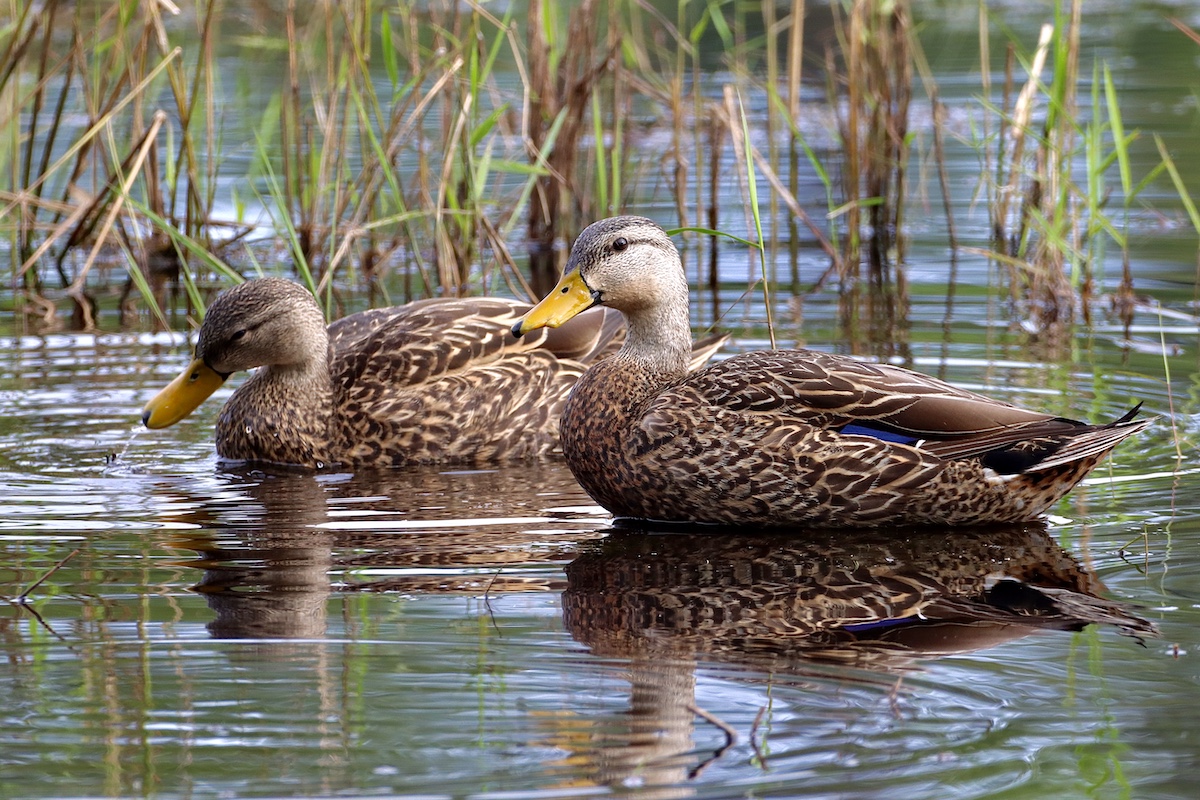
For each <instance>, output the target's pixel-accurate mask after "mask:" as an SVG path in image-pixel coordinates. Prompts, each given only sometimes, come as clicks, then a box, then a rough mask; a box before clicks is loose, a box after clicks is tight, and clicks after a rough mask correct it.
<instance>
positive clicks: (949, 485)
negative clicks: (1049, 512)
mask: <svg viewBox="0 0 1200 800" xmlns="http://www.w3.org/2000/svg"><path fill="white" fill-rule="evenodd" d="M596 305H603V306H607V307H610V308H614V309H616V310H618V311H620V312H621V313H622V314H623V315H624V317H625V324H626V329H627V333H626V338H625V343H624V345H623V346H622V347H621V349H620V350H619V351H618V352H617V353H616V354H615V355H614V356H612V357H611V358H607V359H605V360H603V361H600V362H598V363H596V364H593V365H592V366H590V367H589V368H588V370H587V372H585V373H584V375H583V377H582V378H580V379H579V381H578V382H577V383H576V384H575V387H574V389H573V390H572V391H571V395H570V397H569V398H568V400H567V402H566V404H565V406H564V409H563V419H562V424H561V432H562V447H563V452H564V454H565V456H566V460H567V464H568V465H569V466H570V468H571V471H572V472H573V473H574V474H575V477H576V478H577V479H578V480H579V482H580V484H581V485H582V486H583V488H584V489H585V490H587V492H588V493H589V494H590V495H591V496H592V497H593V498H594V499H595V500H596V501H597V502H598V503H600V505H602V506H604V507H605V508H606V509H608V510H609V511H611V512H612V513H613V514H615V515H617V516H618V517H633V518H641V519H652V520H653V519H658V520H671V521H681V522H701V523H717V524H725V525H755V526H801V525H821V526H878V525H884V524H945V525H966V524H984V523H992V522H1018V521H1025V520H1031V519H1034V518H1036V517H1038V516H1039V515H1041V514H1042V513H1043V512H1045V511H1046V509H1047V508H1048V507H1049V506H1050V505H1051V504H1052V503H1054V502H1055V501H1057V500H1058V499H1059V498H1061V497H1062V496H1063V495H1065V494H1066V493H1067V492H1068V491H1070V489H1071V488H1072V487H1073V486H1074V485H1075V484H1076V483H1078V482H1079V481H1080V480H1081V479H1082V478H1083V477H1084V476H1085V475H1086V474H1087V473H1088V472H1089V471H1091V470H1092V469H1093V468H1094V467H1095V466H1096V465H1097V464H1098V463H1099V462H1100V460H1101V459H1103V458H1104V457H1105V456H1106V455H1107V454H1108V453H1109V452H1110V451H1111V450H1112V449H1113V448H1114V447H1115V446H1116V445H1117V444H1119V443H1120V442H1121V441H1122V440H1124V439H1125V438H1127V437H1129V436H1131V435H1133V434H1135V433H1137V432H1138V431H1140V430H1142V429H1143V428H1145V427H1146V426H1147V425H1148V424H1149V422H1148V421H1147V420H1135V419H1134V416H1135V415H1136V413H1137V408H1134V409H1133V410H1132V411H1130V412H1129V413H1128V414H1126V415H1124V416H1123V417H1121V418H1120V419H1118V420H1116V421H1114V422H1110V423H1107V424H1102V425H1090V424H1087V423H1084V422H1079V421H1076V420H1071V419H1066V418H1063V417H1057V416H1054V415H1053V414H1045V413H1041V412H1038V411H1031V410H1027V409H1024V408H1020V407H1017V406H1014V405H1012V404H1009V403H1005V402H1001V401H998V400H993V399H991V398H988V397H985V396H982V395H979V394H976V393H974V392H969V391H965V390H963V389H959V388H956V387H954V386H952V385H950V384H948V383H945V382H943V381H940V380H937V379H936V378H931V377H929V376H926V375H922V374H920V373H917V372H913V371H910V370H907V369H902V368H899V367H894V366H890V365H887V364H873V363H864V362H861V361H857V360H854V359H851V358H846V357H842V356H837V355H832V354H829V353H821V352H816V351H811V350H770V351H757V352H750V353H743V354H741V355H737V356H734V357H732V358H729V359H727V360H724V361H720V362H717V363H715V364H712V365H710V366H708V367H706V368H704V369H701V370H699V371H695V372H689V370H688V368H687V355H688V352H689V350H690V348H691V329H690V326H689V322H688V285H687V279H686V277H685V275H684V272H683V267H682V265H681V263H680V259H679V253H678V251H677V250H676V249H675V245H674V244H673V243H672V242H671V239H670V238H669V237H668V236H667V234H666V232H665V231H664V230H663V229H662V228H661V227H659V226H658V225H657V224H656V223H655V222H653V221H651V220H649V219H646V218H643V217H633V216H625V217H614V218H612V219H605V220H601V221H599V222H596V223H594V224H592V225H590V226H589V227H588V228H586V229H585V230H584V231H583V233H582V234H580V236H579V238H578V240H577V241H576V242H575V246H574V248H573V249H572V251H571V255H570V259H569V260H568V262H567V265H566V268H565V270H564V274H563V277H562V280H561V281H560V282H559V284H558V286H557V287H555V289H554V290H553V291H552V292H551V293H550V294H549V295H548V296H547V297H546V298H545V299H544V300H542V301H541V302H540V303H538V304H537V305H536V306H535V307H534V308H533V309H532V310H530V311H529V312H528V313H527V314H525V316H524V317H523V318H522V319H521V321H520V322H518V323H517V324H516V325H514V327H513V332H514V333H515V334H517V335H522V334H526V333H528V332H530V331H534V330H538V329H540V328H543V327H556V326H559V325H563V324H565V323H566V322H567V321H568V320H570V319H572V318H573V317H575V316H576V315H577V314H579V313H581V312H583V311H584V310H586V309H589V308H591V307H592V306H596Z"/></svg>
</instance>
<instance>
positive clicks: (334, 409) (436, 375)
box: [144, 278, 720, 468]
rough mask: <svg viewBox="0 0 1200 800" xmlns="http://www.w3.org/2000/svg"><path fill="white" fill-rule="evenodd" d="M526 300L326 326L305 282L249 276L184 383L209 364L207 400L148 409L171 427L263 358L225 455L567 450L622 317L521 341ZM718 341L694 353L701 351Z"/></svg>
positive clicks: (502, 455)
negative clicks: (574, 396) (576, 405)
mask: <svg viewBox="0 0 1200 800" xmlns="http://www.w3.org/2000/svg"><path fill="white" fill-rule="evenodd" d="M528 307H529V306H528V305H527V304H524V303H520V302H517V301H514V300H506V299H499V298H470V299H455V300H451V299H436V300H421V301H417V302H414V303H409V304H408V305H405V306H400V307H395V308H383V309H374V310H370V311H365V312H362V313H359V314H354V315H352V316H349V317H346V318H344V319H341V320H338V321H336V322H334V323H333V324H331V325H329V326H328V328H326V326H325V321H324V318H323V317H322V314H321V311H320V309H319V308H318V306H317V304H316V302H315V301H314V299H313V297H312V295H311V294H310V293H309V292H308V290H307V289H305V288H303V287H302V286H299V285H298V284H295V283H292V282H291V281H287V280H283V279H279V278H264V279H261V280H254V281H249V282H247V283H243V284H240V285H238V286H236V287H234V288H232V289H230V290H228V291H226V292H224V293H223V294H222V295H220V296H219V297H218V298H217V299H216V300H215V301H214V302H213V304H212V305H211V306H210V308H209V309H208V313H207V314H206V316H205V318H204V323H203V325H202V326H201V329H200V334H199V337H198V339H197V343H196V360H195V361H193V367H194V370H193V367H189V371H186V372H185V373H184V375H182V376H181V377H180V379H178V380H177V382H176V383H179V384H180V385H184V384H186V383H187V379H188V378H189V377H190V379H191V380H192V381H193V382H203V381H204V380H205V378H204V377H199V376H200V373H204V374H205V375H207V374H210V373H209V370H211V371H212V372H213V373H215V374H216V378H214V379H213V380H211V381H210V386H209V387H208V388H206V389H205V390H204V394H203V396H199V399H195V398H192V399H191V400H190V401H188V402H183V403H180V404H179V405H182V406H183V407H184V410H183V411H182V414H181V413H179V412H178V411H172V412H168V413H163V412H161V411H160V409H161V408H162V407H164V406H166V405H169V403H170V402H171V400H170V399H169V398H164V397H163V395H168V394H170V393H171V391H173V390H172V389H171V387H169V388H168V389H165V390H163V392H162V393H160V396H159V397H156V398H155V399H154V400H152V401H151V402H150V403H149V404H148V405H147V406H146V410H145V415H144V419H145V420H146V422H147V425H150V426H151V427H164V426H165V425H169V424H171V423H172V422H173V421H174V420H175V419H176V418H181V416H185V415H186V413H188V412H190V410H191V409H192V408H194V407H195V406H196V405H198V404H199V402H201V401H202V400H203V397H204V396H207V393H211V391H213V390H214V389H215V388H216V387H217V386H219V385H220V381H222V380H223V379H224V378H225V377H227V376H228V375H229V374H231V373H234V372H237V371H240V370H245V369H252V368H255V367H259V369H258V370H257V371H256V372H255V373H254V374H253V375H251V376H250V378H249V379H248V380H247V381H246V382H245V383H244V384H242V386H241V387H239V388H238V389H237V391H235V392H234V393H233V396H232V397H230V398H229V401H228V402H227V403H226V404H225V407H224V408H223V409H222V411H221V414H220V417H219V418H218V421H217V433H216V440H217V453H218V454H219V455H220V456H221V457H222V458H226V459H233V460H245V461H263V462H272V463H280V464H292V465H302V466H307V467H314V468H322V467H328V466H333V465H342V466H347V467H359V466H384V467H388V466H397V465H403V464H412V463H484V462H493V461H499V460H507V459H519V458H525V457H529V456H536V455H539V454H543V453H547V452H550V451H551V450H553V449H555V448H556V447H557V446H558V420H559V416H560V413H561V409H562V405H563V402H564V401H565V399H566V396H567V393H568V391H569V390H570V388H571V386H572V385H573V384H574V383H575V381H576V380H577V379H578V378H579V376H580V375H581V374H582V373H583V371H584V369H585V368H586V366H587V365H588V364H590V363H591V362H593V361H594V360H596V359H597V358H600V357H602V356H604V355H607V354H609V353H611V352H612V350H613V349H615V346H616V344H617V343H619V342H620V339H621V336H622V335H623V326H622V324H621V320H620V317H619V315H617V314H616V313H615V312H608V313H607V314H601V315H595V316H591V318H590V319H586V320H583V321H582V324H581V325H579V326H577V327H575V328H573V329H571V330H567V329H563V330H562V331H561V332H560V331H556V332H554V334H553V335H551V336H548V337H544V338H540V339H534V340H533V341H530V342H524V341H519V340H517V339H516V338H514V337H513V336H512V334H511V333H510V331H509V328H511V326H512V324H513V322H514V320H516V319H517V317H518V316H519V315H520V314H521V313H522V312H523V311H525V310H527V309H528ZM560 333H561V334H562V335H558V334H560ZM719 344H720V342H719V341H716V340H714V341H711V342H708V343H707V344H706V345H705V347H704V348H703V349H701V350H698V352H697V359H698V361H701V362H702V361H703V360H704V359H706V358H707V357H708V356H709V355H711V353H712V352H713V351H715V349H716V347H717V346H719ZM189 372H190V373H191V374H190V375H189ZM175 385H176V384H172V387H175ZM183 391H187V390H186V389H184V390H183ZM160 416H161V417H162V418H163V419H164V420H165V421H161V422H160V421H158V419H159V417H160Z"/></svg>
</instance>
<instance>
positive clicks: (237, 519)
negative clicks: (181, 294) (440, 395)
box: [0, 307, 1200, 798]
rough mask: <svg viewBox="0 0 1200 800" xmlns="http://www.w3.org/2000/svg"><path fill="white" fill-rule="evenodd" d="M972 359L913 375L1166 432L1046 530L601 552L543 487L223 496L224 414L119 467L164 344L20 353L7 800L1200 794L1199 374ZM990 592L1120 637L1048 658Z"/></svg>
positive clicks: (6, 586)
mask: <svg viewBox="0 0 1200 800" xmlns="http://www.w3.org/2000/svg"><path fill="white" fill-rule="evenodd" d="M978 311H979V309H978V308H975V309H972V308H970V307H967V308H966V309H965V310H964V312H963V313H964V314H965V315H966V316H967V317H971V316H974V315H976V314H977V313H978ZM916 327H917V330H918V331H920V330H922V326H920V325H918V326H916ZM927 327H928V328H929V330H928V331H926V333H928V334H930V335H932V331H933V326H927ZM964 327H965V328H968V329H969V328H971V327H976V328H978V326H975V325H974V324H973V323H969V322H968V323H965V324H964ZM977 332H978V330H977ZM1169 335H1171V337H1172V338H1173V339H1176V340H1178V339H1180V338H1185V339H1188V340H1189V342H1190V340H1191V338H1193V337H1194V335H1195V332H1194V331H1190V332H1189V331H1188V330H1186V328H1178V329H1177V331H1176V332H1175V333H1171V334H1169ZM914 338H916V339H919V338H921V337H914ZM962 339H963V341H954V342H952V346H951V347H950V350H951V352H953V354H954V357H953V358H952V359H944V358H942V357H941V356H940V355H938V353H939V352H940V350H941V349H942V344H941V342H940V341H934V342H931V343H930V344H928V345H921V344H917V345H915V347H914V356H915V359H916V362H917V365H918V366H919V367H921V368H923V369H925V370H927V371H931V372H942V373H944V374H946V375H947V376H948V377H950V378H952V379H953V380H955V381H956V382H958V383H961V384H963V385H967V386H973V387H977V388H981V389H984V390H987V391H989V392H991V393H993V394H995V395H996V396H999V397H1004V398H1007V399H1011V400H1015V401H1018V402H1022V403H1026V404H1029V405H1036V406H1039V407H1045V408H1052V409H1061V410H1063V411H1070V412H1071V413H1074V414H1076V415H1081V416H1095V417H1097V418H1106V417H1114V416H1116V415H1118V414H1119V413H1120V412H1121V411H1122V410H1123V409H1124V408H1125V407H1127V406H1128V405H1129V403H1130V400H1131V399H1133V398H1138V399H1142V400H1144V401H1145V403H1146V409H1147V412H1148V413H1150V414H1152V415H1155V416H1157V417H1158V422H1157V423H1156V424H1155V425H1154V426H1153V427H1152V428H1151V429H1150V430H1149V431H1147V432H1146V433H1145V434H1144V435H1142V436H1139V437H1138V438H1137V439H1135V440H1133V441H1131V442H1129V443H1127V444H1126V445H1124V446H1122V447H1121V448H1120V450H1119V451H1118V452H1117V455H1116V458H1115V459H1114V460H1113V462H1112V463H1111V465H1106V466H1104V467H1102V468H1101V469H1100V470H1099V471H1098V472H1097V473H1096V474H1095V476H1094V477H1093V478H1092V479H1091V480H1090V481H1089V482H1088V483H1087V484H1086V485H1084V486H1082V487H1080V488H1079V489H1078V490H1077V491H1076V492H1075V493H1073V494H1072V495H1071V496H1070V498H1069V499H1068V500H1067V501H1065V502H1064V503H1063V504H1062V505H1061V506H1060V507H1058V508H1056V510H1055V516H1054V517H1053V518H1052V519H1051V521H1050V522H1049V524H1048V525H1046V526H1032V527H1025V528H1015V529H1014V528H1003V529H999V530H992V531H983V532H972V531H948V532H943V531H936V532H920V531H915V532H914V531H907V532H906V531H881V532H876V533H870V534H856V533H839V534H836V535H826V534H820V533H816V532H809V533H804V532H797V533H796V534H793V535H774V536H763V535H754V534H753V533H747V534H744V535H741V534H739V535H736V536H735V535H720V536H717V535H712V534H707V535H704V534H689V533H681V532H670V533H662V532H660V533H650V532H640V531H628V530H621V531H614V530H613V529H612V528H611V525H610V521H609V519H608V517H607V516H606V515H605V514H604V513H603V512H602V511H601V510H600V509H599V508H597V507H595V506H594V505H592V504H591V502H590V501H589V499H588V498H587V497H586V496H585V495H584V494H583V493H582V492H581V491H580V490H579V488H578V487H577V486H576V485H575V483H574V481H573V480H572V479H571V476H570V475H569V473H568V472H567V471H566V469H565V468H564V467H563V465H562V464H561V463H559V462H558V461H555V460H548V461H545V462H538V463H525V464H516V465H508V466H505V467H503V468H499V469H495V470H485V471H470V472H460V471H437V470H406V471H395V472H385V473H378V474H373V473H365V474H357V475H347V474H328V475H318V476H314V475H311V474H288V473H277V474H266V473H263V472H258V471H246V470H232V469H229V468H227V467H224V466H222V465H220V464H218V463H217V461H216V460H215V457H214V455H213V449H212V444H211V435H212V426H213V421H214V417H215V413H216V410H217V408H218V407H219V404H220V403H219V401H220V399H221V397H223V396H226V395H227V394H228V390H223V392H222V395H220V396H218V398H216V400H215V401H213V402H210V403H208V404H207V405H205V406H204V407H203V408H202V409H201V411H200V412H199V413H197V414H196V415H195V416H194V417H192V418H189V419H188V420H185V421H184V422H183V423H181V424H180V425H179V426H177V427H176V428H172V429H168V430H166V431H158V432H153V433H151V432H143V433H141V434H140V435H138V436H136V437H132V440H131V434H130V431H131V429H132V428H133V425H134V423H135V422H136V417H137V409H138V407H139V406H140V404H141V403H142V402H143V401H144V400H145V399H146V398H147V397H148V396H149V395H150V394H151V393H152V392H153V391H154V390H155V389H157V388H158V387H159V386H160V385H162V384H163V383H164V382H165V381H167V380H168V379H169V378H170V377H171V376H172V375H173V374H174V372H175V371H176V370H177V369H178V368H179V365H180V363H181V360H182V353H181V352H180V351H179V350H178V349H173V348H170V347H168V346H166V341H167V338H166V336H165V335H159V336H155V337H151V336H137V335H123V334H112V335H99V336H94V335H73V336H68V335H63V336H54V337H46V338H34V337H24V338H16V339H6V340H4V341H3V342H2V343H0V344H2V345H3V346H2V347H0V352H2V353H3V356H0V420H2V421H0V444H2V446H0V487H2V488H0V498H2V499H0V509H2V513H0V553H2V555H0V563H2V564H3V565H4V568H3V570H2V571H0V595H2V596H3V597H4V598H6V599H7V600H8V601H9V602H7V603H6V604H4V605H0V633H2V638H0V647H2V648H3V653H4V656H5V658H4V660H3V661H2V662H0V664H2V665H0V692H2V693H3V696H5V697H6V698H8V699H7V701H6V702H5V703H4V704H3V706H2V709H3V710H2V711H0V722H2V724H0V795H4V796H13V797H17V796H22V797H24V796H55V797H57V796H126V795H142V794H147V795H150V794H152V795H155V796H170V797H191V796H233V795H238V796H290V795H293V794H303V795H314V794H315V795H331V796H336V795H345V794H354V795H368V796H373V795H399V796H417V797H578V796H587V795H589V794H592V793H595V792H600V791H606V792H612V793H615V794H617V795H619V796H628V797H727V796H741V795H746V796H755V797H770V796H779V797H784V796H786V797H800V796H802V797H895V796H905V797H944V796H947V795H948V794H952V795H953V796H956V797H983V796H989V797H990V796H1004V797H1047V796H1055V797H1089V796H1102V797H1119V796H1130V797H1139V798H1142V797H1188V796H1191V792H1192V788H1193V778H1192V776H1193V775H1194V773H1195V770H1196V769H1197V767H1200V764H1198V763H1197V756H1198V754H1200V743H1198V742H1197V740H1196V732H1195V726H1194V719H1193V717H1194V703H1193V699H1194V698H1195V697H1196V692H1197V688H1198V687H1197V682H1198V679H1200V668H1198V667H1197V661H1196V654H1197V652H1198V649H1200V610H1198V607H1197V604H1198V603H1200V591H1198V590H1197V586H1200V557H1198V556H1197V553H1200V501H1198V499H1197V497H1198V492H1197V486H1198V485H1200V483H1198V476H1196V475H1194V474H1192V473H1193V472H1194V468H1195V467H1194V458H1193V454H1194V448H1195V444H1194V442H1195V437H1196V433H1197V431H1196V427H1197V426H1196V419H1197V417H1196V416H1195V405H1194V404H1195V400H1196V395H1195V391H1194V386H1195V374H1196V372H1195V367H1194V358H1195V348H1194V346H1190V345H1189V346H1188V347H1186V348H1183V349H1182V351H1181V352H1180V354H1178V355H1175V356H1172V357H1171V358H1170V360H1169V363H1170V364H1171V367H1172V380H1171V382H1170V383H1168V382H1166V380H1165V379H1164V377H1163V374H1162V366H1163V359H1162V358H1161V357H1145V358H1144V359H1142V358H1139V356H1138V355H1137V354H1136V353H1133V354H1132V355H1131V354H1130V352H1129V351H1125V350H1122V349H1121V348H1118V347H1117V346H1115V345H1114V344H1113V343H1112V342H1111V340H1110V337H1108V336H1106V335H1103V334H1098V335H1096V336H1095V337H1094V338H1090V339H1086V340H1082V339H1081V340H1078V341H1076V342H1074V343H1073V345H1074V346H1075V347H1076V348H1077V350H1078V352H1079V358H1078V365H1077V366H1059V367H1047V366H1045V365H1041V364H1037V363H1034V362H1032V361H1029V360H1026V361H1021V360H1019V359H1018V358H1017V357H1016V354H1017V353H1019V352H1020V350H1021V349H1020V348H1019V347H1018V346H1017V345H1015V344H1011V345H1008V346H1002V347H995V346H989V345H986V344H980V343H978V342H973V341H971V337H970V336H963V337H962ZM1000 339H1001V340H1002V341H1003V340H1004V339H1005V337H1000ZM1168 388H1169V390H1170V391H1169V392H1168ZM1172 407H1173V408H1174V410H1175V416H1174V417H1173V419H1174V420H1175V425H1176V428H1175V430H1174V431H1173V430H1172V424H1171V420H1172V417H1171V416H1170V409H1171V408H1172ZM1176 436H1178V437H1179V441H1180V444H1181V447H1182V448H1183V449H1184V452H1185V458H1184V461H1183V462H1182V463H1181V462H1179V461H1178V460H1177V457H1176V451H1175V441H1176ZM60 563H61V567H60V568H58V569H57V570H56V571H53V572H51V570H52V569H53V568H54V567H55V566H56V565H59V564H60ZM43 577H45V580H44V582H42V583H40V584H37V585H35V584H36V583H37V581H38V580H39V579H41V578H43ZM1003 578H1008V579H1012V581H1023V582H1026V583H1028V584H1031V585H1034V586H1043V587H1048V588H1049V590H1050V591H1051V592H1054V591H1059V592H1071V593H1074V595H1077V596H1080V597H1085V598H1086V597H1089V596H1091V597H1095V596H1100V597H1104V598H1108V599H1109V600H1115V601H1120V602H1121V603H1128V604H1131V606H1130V607H1128V608H1125V607H1113V606H1107V605H1104V604H1098V605H1096V606H1095V607H1092V608H1091V609H1090V610H1085V611H1084V612H1083V616H1082V617H1081V618H1082V619H1085V620H1086V619H1101V620H1107V622H1105V623H1104V624H1099V625H1091V626H1089V627H1087V628H1085V629H1084V630H1082V631H1078V632H1072V631H1067V630H1058V629H1055V623H1053V621H1049V624H1048V626H1039V625H1038V624H1037V621H1036V620H1029V619H1025V620H1022V618H1021V617H1020V616H1019V615H1018V613H1017V612H1018V611H1019V608H1020V607H1021V606H1022V604H1021V603H1019V602H1018V603H1016V604H1015V605H1013V606H1011V608H1013V609H1017V610H1011V611H1009V612H1003V613H1002V612H999V611H996V610H995V609H996V608H998V607H1001V606H1004V603H1002V602H1000V601H999V600H998V599H997V598H996V597H995V596H993V595H991V594H989V593H990V592H994V591H996V586H997V582H998V581H999V583H1001V584H1004V585H1005V586H1009V587H1012V586H1016V585H1017V584H1015V583H1012V582H1011V581H1009V582H1008V583H1005V582H1004V581H1002V580H999V579H1003ZM914 586H915V587H919V588H920V592H922V593H923V594H922V595H921V597H922V599H921V605H919V606H906V605H904V602H905V598H909V599H911V595H912V592H913V591H914V590H913V587H914ZM27 590H28V596H27V598H26V600H25V602H23V603H18V602H17V601H16V598H17V597H18V596H19V595H21V593H22V592H25V591H27ZM985 597H991V598H992V600H991V601H990V602H992V605H991V606H989V608H991V609H992V613H991V614H990V616H989V615H988V614H982V613H981V612H980V611H979V608H980V607H981V603H982V602H983V598H985ZM880 603H894V604H895V605H896V608H897V615H898V616H899V617H901V619H902V621H901V622H900V623H897V624H895V625H893V626H883V627H878V626H872V625H862V624H861V623H862V620H863V619H866V618H867V617H862V616H857V615H858V614H859V613H860V611H861V610H862V609H874V608H877V607H878V605H879V604H880ZM1005 607H1006V608H1008V607H1009V606H1005ZM914 609H915V610H916V611H918V612H920V613H917V614H914ZM863 613H865V612H863ZM1089 614H1090V615H1093V616H1089ZM1141 620H1145V621H1147V622H1151V623H1153V624H1154V625H1155V626H1157V627H1158V629H1159V631H1160V632H1161V636H1154V635H1151V634H1148V633H1147V632H1146V631H1145V629H1144V624H1143V623H1142V622H1141ZM1130 634H1135V635H1130ZM714 720H715V721H714ZM716 721H719V722H716ZM726 730H728V731H731V732H732V734H733V735H734V736H736V740H733V739H732V738H731V737H730V736H729V735H727V733H726ZM600 787H604V788H603V790H602V789H601V788H600Z"/></svg>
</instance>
